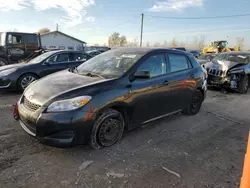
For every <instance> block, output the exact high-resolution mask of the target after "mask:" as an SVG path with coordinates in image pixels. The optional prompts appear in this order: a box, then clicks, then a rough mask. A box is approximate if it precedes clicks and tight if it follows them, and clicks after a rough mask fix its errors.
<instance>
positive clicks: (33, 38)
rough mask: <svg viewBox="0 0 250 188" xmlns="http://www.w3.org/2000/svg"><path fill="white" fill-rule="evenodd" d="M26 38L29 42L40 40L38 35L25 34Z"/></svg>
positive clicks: (34, 42)
mask: <svg viewBox="0 0 250 188" xmlns="http://www.w3.org/2000/svg"><path fill="white" fill-rule="evenodd" d="M25 38H26V42H27V43H28V44H37V43H38V40H37V35H27V34H26V35H25Z"/></svg>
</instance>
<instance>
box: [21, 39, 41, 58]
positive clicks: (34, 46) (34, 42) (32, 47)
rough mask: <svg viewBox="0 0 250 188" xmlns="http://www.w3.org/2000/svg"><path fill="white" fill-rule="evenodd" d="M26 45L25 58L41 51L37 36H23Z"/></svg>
mask: <svg viewBox="0 0 250 188" xmlns="http://www.w3.org/2000/svg"><path fill="white" fill-rule="evenodd" d="M23 36H24V43H25V54H24V56H25V58H26V57H28V56H29V55H30V54H32V53H34V51H36V50H39V49H40V45H39V38H38V35H37V34H23Z"/></svg>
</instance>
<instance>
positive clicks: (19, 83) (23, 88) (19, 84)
mask: <svg viewBox="0 0 250 188" xmlns="http://www.w3.org/2000/svg"><path fill="white" fill-rule="evenodd" d="M28 77H30V78H33V81H31V82H30V83H29V84H31V83H32V82H34V81H36V80H37V79H38V76H37V75H35V74H31V73H29V74H24V75H22V76H21V77H20V78H19V79H18V81H17V89H18V90H19V91H21V92H22V91H24V90H25V88H26V87H27V86H28V85H29V84H28V85H27V86H26V87H23V84H22V82H23V81H24V79H25V78H28Z"/></svg>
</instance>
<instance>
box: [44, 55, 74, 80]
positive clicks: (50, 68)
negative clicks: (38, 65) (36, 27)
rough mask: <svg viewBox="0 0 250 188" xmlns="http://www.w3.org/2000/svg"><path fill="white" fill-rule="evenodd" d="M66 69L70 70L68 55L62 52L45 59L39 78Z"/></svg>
mask: <svg viewBox="0 0 250 188" xmlns="http://www.w3.org/2000/svg"><path fill="white" fill-rule="evenodd" d="M68 68H70V61H69V53H67V52H62V53H59V54H56V55H54V56H52V57H50V58H49V59H47V61H46V63H44V64H43V71H42V73H41V76H42V77H43V76H46V75H49V74H52V73H55V72H58V71H61V70H64V69H68Z"/></svg>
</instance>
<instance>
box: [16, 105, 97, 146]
mask: <svg viewBox="0 0 250 188" xmlns="http://www.w3.org/2000/svg"><path fill="white" fill-rule="evenodd" d="M14 118H15V119H16V120H18V121H19V122H20V125H21V127H22V128H23V129H24V131H25V132H27V133H28V134H29V135H31V136H34V137H36V138H37V139H38V140H39V141H41V142H42V143H45V144H47V145H50V146H55V147H70V146H75V145H79V144H86V143H87V142H88V140H89V135H90V133H91V130H92V126H93V122H94V120H93V112H92V111H83V110H82V109H79V110H75V111H71V112H60V113H46V112H45V111H44V108H42V107H41V108H40V109H38V110H37V111H31V110H29V109H27V108H26V107H25V105H24V104H22V103H20V102H19V103H18V104H17V106H16V107H15V111H14Z"/></svg>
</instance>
